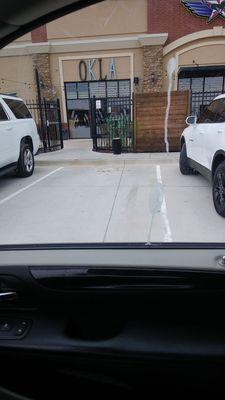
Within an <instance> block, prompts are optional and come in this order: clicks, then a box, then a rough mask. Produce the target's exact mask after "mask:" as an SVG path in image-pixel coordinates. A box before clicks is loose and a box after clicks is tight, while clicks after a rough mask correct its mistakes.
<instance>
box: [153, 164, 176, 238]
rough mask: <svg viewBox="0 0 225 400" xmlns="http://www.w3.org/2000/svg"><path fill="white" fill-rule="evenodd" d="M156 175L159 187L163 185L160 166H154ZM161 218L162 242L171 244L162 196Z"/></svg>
mask: <svg viewBox="0 0 225 400" xmlns="http://www.w3.org/2000/svg"><path fill="white" fill-rule="evenodd" d="M156 175H157V181H158V183H161V185H163V182H162V175H161V168H160V165H156ZM161 216H162V223H163V236H164V242H172V241H173V239H172V232H171V228H170V223H169V218H168V213H167V205H166V199H165V196H163V202H162V207H161Z"/></svg>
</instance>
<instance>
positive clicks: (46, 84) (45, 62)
mask: <svg viewBox="0 0 225 400" xmlns="http://www.w3.org/2000/svg"><path fill="white" fill-rule="evenodd" d="M32 58H33V66H34V73H35V69H36V68H37V70H38V72H39V77H40V89H41V96H42V97H44V98H45V99H46V100H52V99H53V98H54V93H53V90H52V78H51V71H50V59H49V54H48V53H43V54H42V53H38V54H33V56H32Z"/></svg>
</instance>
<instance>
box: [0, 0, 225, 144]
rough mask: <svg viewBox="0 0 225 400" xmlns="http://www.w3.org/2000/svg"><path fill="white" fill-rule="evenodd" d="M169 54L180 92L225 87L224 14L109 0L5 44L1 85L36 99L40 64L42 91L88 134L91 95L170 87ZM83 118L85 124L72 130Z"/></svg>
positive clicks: (149, 0)
mask: <svg viewBox="0 0 225 400" xmlns="http://www.w3.org/2000/svg"><path fill="white" fill-rule="evenodd" d="M199 2H200V3H201V1H200V0H199ZM170 57H175V58H176V60H177V70H176V74H175V78H174V82H173V89H174V90H187V89H188V90H192V92H199V93H202V94H204V93H208V92H210V91H211V92H222V91H224V84H225V83H224V77H225V19H224V18H223V15H218V16H217V17H216V18H215V19H213V20H212V21H211V22H208V18H200V17H198V16H196V15H193V13H191V12H190V11H189V10H188V9H187V8H186V7H185V5H184V4H183V2H182V1H180V0H170V1H165V0H106V1H104V2H102V3H98V4H96V5H93V6H91V7H88V8H86V9H83V10H80V11H78V12H76V13H72V14H70V15H67V16H64V17H63V18H60V19H58V20H56V21H54V22H51V23H49V24H47V25H46V26H43V27H41V28H38V29H36V30H34V31H33V32H31V33H30V34H27V35H25V36H23V37H21V38H20V39H18V40H17V41H15V42H14V43H12V44H11V45H9V46H7V47H6V48H5V49H3V50H1V51H0V91H1V92H4V93H16V94H17V95H18V96H21V97H23V98H24V99H34V98H35V97H36V96H37V83H36V79H35V69H38V71H39V76H40V86H41V92H42V95H43V96H44V97H46V98H52V97H58V98H59V99H60V102H61V109H62V118H63V122H65V123H66V122H67V121H68V122H69V124H70V127H71V129H70V135H71V137H89V135H90V129H89V127H88V121H87V118H86V116H87V113H88V110H89V99H90V97H93V96H96V97H107V96H108V97H121V96H131V95H132V93H133V92H138V93H142V92H143V93H146V92H152V91H153V92H160V91H165V90H166V89H167V84H168V82H167V74H166V66H167V63H168V60H169V59H170ZM77 118H79V119H80V120H82V121H83V127H82V129H76V130H73V127H74V126H76V119H77ZM74 121H75V123H74Z"/></svg>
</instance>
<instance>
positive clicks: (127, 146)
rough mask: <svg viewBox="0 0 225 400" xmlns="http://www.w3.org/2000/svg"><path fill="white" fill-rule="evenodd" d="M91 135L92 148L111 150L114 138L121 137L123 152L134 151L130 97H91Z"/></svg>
mask: <svg viewBox="0 0 225 400" xmlns="http://www.w3.org/2000/svg"><path fill="white" fill-rule="evenodd" d="M90 109H91V121H90V122H91V124H90V126H91V137H92V139H93V150H95V151H108V152H110V151H112V141H113V139H114V138H120V139H121V146H122V151H123V152H132V151H134V123H133V100H132V99H131V98H130V97H116V98H114V97H111V98H99V99H97V98H95V97H94V98H92V99H90Z"/></svg>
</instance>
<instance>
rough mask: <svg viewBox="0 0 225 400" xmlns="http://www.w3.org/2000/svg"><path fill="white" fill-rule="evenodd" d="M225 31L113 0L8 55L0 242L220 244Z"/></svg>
mask: <svg viewBox="0 0 225 400" xmlns="http://www.w3.org/2000/svg"><path fill="white" fill-rule="evenodd" d="M224 32H225V5H224V2H220V1H219V0H218V1H216V0H213V1H202V0H196V1H187V0H182V1H180V0H171V1H168V2H165V1H159V0H105V1H102V2H98V3H97V4H93V5H91V6H89V7H86V8H83V9H81V10H78V11H76V12H72V13H70V14H68V15H65V16H63V17H60V18H58V19H56V20H54V21H52V22H49V23H47V24H45V25H42V26H41V27H38V28H36V29H34V30H33V31H32V32H30V33H28V34H26V35H24V36H22V37H20V38H18V39H17V40H15V41H14V42H12V43H10V44H9V45H7V46H6V47H5V48H3V49H2V50H0V87H1V89H0V92H1V95H0V111H1V112H0V221H1V223H0V244H24V243H26V244H35V243H82V242H83V243H110V242H111V243H139V242H141V243H144V244H146V245H151V243H155V242H157V243H173V242H181V243H184V242H188V243H193V242H198V243H202V242H209V243H215V242H220V243H221V242H224V239H225V94H224V95H223V93H224V90H225V43H224ZM218 96H219V97H218ZM188 116H197V118H191V119H187V117H188Z"/></svg>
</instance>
